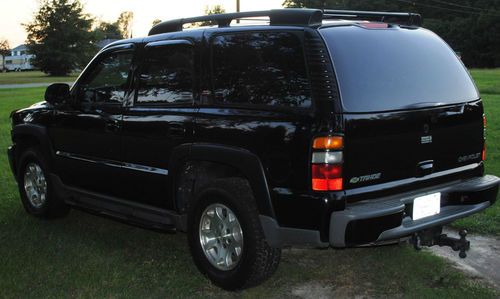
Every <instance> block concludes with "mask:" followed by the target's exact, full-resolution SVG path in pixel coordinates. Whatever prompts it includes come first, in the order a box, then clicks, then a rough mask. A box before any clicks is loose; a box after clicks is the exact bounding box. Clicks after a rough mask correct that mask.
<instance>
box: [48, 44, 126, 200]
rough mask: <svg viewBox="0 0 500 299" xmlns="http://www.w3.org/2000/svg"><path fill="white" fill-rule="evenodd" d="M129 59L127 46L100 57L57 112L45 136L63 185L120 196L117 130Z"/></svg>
mask: <svg viewBox="0 0 500 299" xmlns="http://www.w3.org/2000/svg"><path fill="white" fill-rule="evenodd" d="M133 56H134V51H133V47H132V46H131V45H124V46H118V47H115V48H112V49H110V50H107V51H105V52H103V53H101V54H99V56H97V57H96V58H95V59H94V60H93V62H92V63H91V64H90V66H89V67H88V68H87V69H86V70H85V71H84V73H83V74H82V76H81V77H80V79H79V80H78V82H77V83H76V84H75V86H74V87H73V89H72V95H71V96H72V100H71V101H69V102H70V103H69V104H67V105H66V107H65V108H61V109H58V111H57V112H56V115H55V116H54V122H53V124H52V126H51V127H50V129H49V134H50V136H51V139H52V143H53V146H54V149H55V150H56V161H57V168H58V174H59V175H60V177H61V179H62V181H63V183H65V184H66V185H68V186H70V187H75V188H79V189H83V190H85V191H90V192H95V193H99V194H104V195H109V196H116V197H120V195H121V187H120V186H121V169H122V164H121V162H120V161H122V149H121V137H120V131H121V124H122V111H123V102H124V100H125V99H126V98H127V96H128V95H129V93H130V88H129V87H130V80H129V76H130V73H131V69H132V68H131V66H132V60H133Z"/></svg>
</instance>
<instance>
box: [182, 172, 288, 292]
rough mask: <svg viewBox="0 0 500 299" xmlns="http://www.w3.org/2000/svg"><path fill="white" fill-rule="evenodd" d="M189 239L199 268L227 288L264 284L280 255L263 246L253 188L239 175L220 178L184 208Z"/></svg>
mask: <svg viewBox="0 0 500 299" xmlns="http://www.w3.org/2000/svg"><path fill="white" fill-rule="evenodd" d="M188 239H189V247H190V250H191V254H192V256H193V259H194V262H195V264H196V266H197V267H198V269H199V270H200V271H201V272H202V273H203V274H205V275H206V276H208V278H209V279H210V280H211V281H212V282H213V283H214V284H216V285H217V286H219V287H221V288H223V289H226V290H238V289H244V288H248V287H252V286H255V285H258V284H259V283H261V282H263V281H264V280H266V279H267V278H269V277H270V276H271V275H272V274H273V273H274V272H275V271H276V269H277V267H278V264H279V260H280V256H281V249H279V248H272V247H270V246H269V245H268V244H267V242H266V240H265V236H264V233H263V231H262V227H261V225H260V221H259V213H258V211H257V207H256V203H255V200H254V198H253V196H252V190H251V189H250V187H249V184H248V182H247V181H246V180H244V179H241V178H228V179H218V180H215V181H213V182H212V183H210V184H208V185H207V186H205V188H203V189H202V190H200V191H199V192H198V194H197V196H196V199H195V200H194V201H193V202H191V203H190V205H189V207H188Z"/></svg>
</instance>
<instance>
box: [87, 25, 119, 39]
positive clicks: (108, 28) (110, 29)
mask: <svg viewBox="0 0 500 299" xmlns="http://www.w3.org/2000/svg"><path fill="white" fill-rule="evenodd" d="M94 34H95V38H96V40H103V39H123V38H125V36H123V35H122V32H121V30H120V26H118V22H114V23H108V22H100V23H99V25H98V26H97V27H96V28H95V29H94Z"/></svg>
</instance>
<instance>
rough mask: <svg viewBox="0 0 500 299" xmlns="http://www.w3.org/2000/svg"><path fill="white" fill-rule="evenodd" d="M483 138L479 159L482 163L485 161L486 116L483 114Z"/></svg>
mask: <svg viewBox="0 0 500 299" xmlns="http://www.w3.org/2000/svg"><path fill="white" fill-rule="evenodd" d="M483 136H484V141H483V152H482V155H481V159H482V160H483V161H484V160H486V115H484V114H483Z"/></svg>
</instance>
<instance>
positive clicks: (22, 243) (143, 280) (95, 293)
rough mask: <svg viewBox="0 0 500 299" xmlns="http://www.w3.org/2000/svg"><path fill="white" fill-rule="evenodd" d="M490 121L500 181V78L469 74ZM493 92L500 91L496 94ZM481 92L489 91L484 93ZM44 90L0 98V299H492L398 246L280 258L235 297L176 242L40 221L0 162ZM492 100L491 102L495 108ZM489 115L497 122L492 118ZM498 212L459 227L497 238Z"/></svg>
mask: <svg viewBox="0 0 500 299" xmlns="http://www.w3.org/2000/svg"><path fill="white" fill-rule="evenodd" d="M473 75H474V77H475V78H476V79H477V80H478V81H479V82H478V83H479V84H478V85H479V87H480V88H481V90H483V97H484V100H485V105H486V109H487V112H486V113H487V115H488V116H489V123H488V140H489V154H488V163H487V169H488V172H489V173H493V174H497V175H500V162H497V163H496V164H495V160H497V161H499V160H498V158H500V154H499V153H500V151H499V150H498V148H499V146H500V144H499V141H498V140H499V137H500V136H498V134H500V132H499V130H500V87H499V86H498V84H495V81H497V82H498V81H500V71H498V70H496V71H474V72H473ZM497 89H499V90H497ZM485 91H488V92H485ZM43 92H44V89H43V88H29V89H17V90H0V169H1V170H0V297H8V298H14V297H23V298H24V297H37V298H40V297H41V298H44V297H52V298H60V297H108V298H109V297H124V298H138V297H140V298H142V297H218V298H219V297H221V298H233V297H235V295H236V296H238V297H266V298H267V297H296V296H309V297H318V296H319V295H324V294H327V295H329V296H333V297H342V298H343V297H355V296H363V297H393V296H396V297H403V296H404V297H414V298H422V297H424V298H428V297H433V298H434V297H435V298H440V297H447V298H450V297H452V298H468V297H474V298H498V296H499V295H500V294H498V292H495V291H493V290H491V289H489V288H487V287H485V286H484V284H483V283H482V282H481V281H478V280H475V279H473V278H471V277H467V276H465V275H464V274H462V273H460V272H457V270H455V269H454V268H453V267H451V266H450V265H449V264H448V263H446V262H445V261H444V260H442V259H441V258H438V257H435V256H432V255H431V254H429V253H426V252H416V251H414V250H413V249H412V248H410V247H409V246H406V245H396V246H385V247H377V248H360V249H347V250H331V249H329V250H299V249H293V250H289V249H287V250H284V251H283V257H282V262H281V265H280V267H279V270H278V272H277V273H276V274H275V275H274V276H273V277H272V278H271V279H270V280H269V281H268V282H266V283H265V284H264V285H262V286H259V287H256V288H253V289H250V290H246V291H243V292H240V293H237V294H232V293H227V292H223V291H221V290H219V289H218V288H216V287H214V286H212V285H211V284H210V282H209V281H208V280H207V279H205V278H204V277H202V276H201V275H200V274H199V273H198V271H197V269H196V268H195V266H194V264H193V262H192V260H191V257H190V256H189V253H188V248H187V241H186V236H185V235H184V234H176V235H171V234H161V233H156V232H151V231H147V230H143V229H139V228H135V227H132V226H128V225H124V224H120V223H116V222H114V221H111V220H108V219H104V218H100V217H96V216H93V215H88V214H85V213H82V212H79V211H72V212H71V213H70V215H69V216H68V217H66V218H64V219H59V220H54V221H44V220H40V219H35V218H33V217H30V216H28V215H27V214H26V213H25V212H24V210H23V209H22V206H21V203H20V200H19V195H18V192H17V187H16V185H15V183H14V180H13V178H12V175H11V173H10V170H8V162H7V157H6V155H5V154H1V153H5V150H6V148H7V146H8V145H9V144H10V132H9V130H10V124H9V120H8V116H9V112H10V111H11V110H13V109H15V108H19V107H25V106H27V105H29V104H30V103H33V102H35V101H38V100H40V99H41V98H42V95H43ZM496 102H498V103H497V104H495V103H496ZM495 116H498V117H495ZM499 214H500V209H499V205H497V206H496V207H494V208H491V209H490V210H489V211H487V212H486V213H483V214H481V215H478V216H477V217H473V218H472V219H470V220H464V221H461V222H460V223H459V225H467V226H468V227H469V228H471V230H472V231H480V232H489V233H496V234H500V229H499V228H500V218H499V217H500V216H499Z"/></svg>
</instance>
